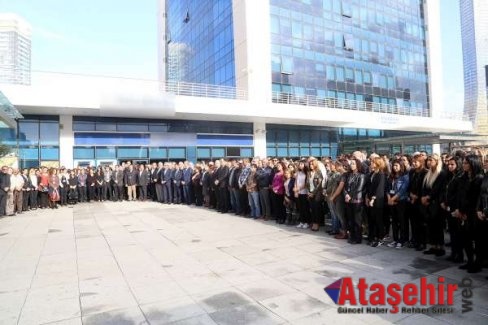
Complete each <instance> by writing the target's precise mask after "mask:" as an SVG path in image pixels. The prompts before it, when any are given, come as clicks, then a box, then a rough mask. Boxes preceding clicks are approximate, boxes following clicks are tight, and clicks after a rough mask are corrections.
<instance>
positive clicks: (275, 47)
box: [270, 0, 429, 111]
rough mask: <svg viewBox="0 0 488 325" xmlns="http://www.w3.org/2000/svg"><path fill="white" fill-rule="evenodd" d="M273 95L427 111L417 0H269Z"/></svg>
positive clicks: (421, 17)
mask: <svg viewBox="0 0 488 325" xmlns="http://www.w3.org/2000/svg"><path fill="white" fill-rule="evenodd" d="M270 1H271V52H272V53H271V55H272V57H271V58H272V82H273V85H272V87H273V91H274V92H283V93H291V94H293V95H297V96H301V95H312V96H317V97H319V98H326V97H329V98H337V99H349V100H357V101H360V102H363V101H366V102H373V103H382V104H390V105H398V106H403V107H411V108H413V109H418V110H425V111H428V110H429V96H428V77H427V53H426V45H425V41H426V37H425V30H424V26H425V22H424V13H423V5H422V2H423V1H422V0H402V1H391V0H378V1H364V0H342V1H341V0H320V1H315V0H303V1H293V0H270Z"/></svg>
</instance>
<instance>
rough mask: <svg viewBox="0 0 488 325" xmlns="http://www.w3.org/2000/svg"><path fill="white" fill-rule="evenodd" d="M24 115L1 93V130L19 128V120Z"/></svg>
mask: <svg viewBox="0 0 488 325" xmlns="http://www.w3.org/2000/svg"><path fill="white" fill-rule="evenodd" d="M21 118H23V117H22V114H20V112H19V111H18V110H17V108H16V107H15V106H14V105H12V103H11V102H10V101H9V100H8V98H7V97H6V96H5V95H4V94H3V93H2V92H1V91H0V128H14V129H15V128H17V120H18V119H21Z"/></svg>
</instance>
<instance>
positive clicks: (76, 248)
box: [71, 210, 83, 325]
mask: <svg viewBox="0 0 488 325" xmlns="http://www.w3.org/2000/svg"><path fill="white" fill-rule="evenodd" d="M71 212H72V215H71V216H72V218H71V222H72V224H73V241H74V242H75V252H76V277H77V281H78V304H79V306H80V320H81V324H82V325H83V308H82V305H81V287H80V267H79V264H78V241H77V238H76V227H75V214H74V210H72V211H71Z"/></svg>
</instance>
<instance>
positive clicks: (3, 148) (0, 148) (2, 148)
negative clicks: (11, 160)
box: [0, 143, 10, 158]
mask: <svg viewBox="0 0 488 325" xmlns="http://www.w3.org/2000/svg"><path fill="white" fill-rule="evenodd" d="M9 153H10V147H9V146H7V145H6V144H1V143H0V158H1V157H4V156H6V155H7V154H9Z"/></svg>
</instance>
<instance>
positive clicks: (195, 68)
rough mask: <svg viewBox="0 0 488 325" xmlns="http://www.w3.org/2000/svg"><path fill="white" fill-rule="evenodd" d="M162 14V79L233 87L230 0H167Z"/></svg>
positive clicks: (233, 69)
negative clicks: (163, 30)
mask: <svg viewBox="0 0 488 325" xmlns="http://www.w3.org/2000/svg"><path fill="white" fill-rule="evenodd" d="M166 16H167V19H166V37H165V39H166V60H167V62H166V80H168V81H182V82H192V83H204V84H215V85H225V86H233V87H234V86H235V67H234V36H233V20H232V0H198V1H197V0H188V1H180V0H167V1H166Z"/></svg>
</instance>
